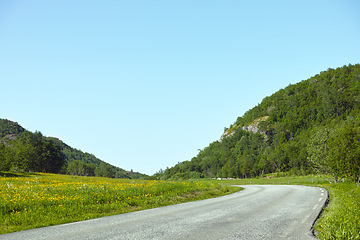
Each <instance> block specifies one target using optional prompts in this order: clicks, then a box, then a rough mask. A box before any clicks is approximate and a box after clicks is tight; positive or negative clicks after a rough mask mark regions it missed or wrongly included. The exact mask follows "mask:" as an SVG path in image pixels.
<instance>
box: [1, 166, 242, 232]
mask: <svg viewBox="0 0 360 240" xmlns="http://www.w3.org/2000/svg"><path fill="white" fill-rule="evenodd" d="M4 175H5V176H2V177H0V219H1V222H0V234H4V233H9V232H15V231H21V230H26V229H32V228H38V227H45V226H51V225H57V224H62V223H69V222H74V221H81V220H86V219H91V218H97V217H102V216H109V215H114V214H121V213H126V212H132V211H137V210H143V209H147V208H154V207H160V206H165V205H170V204H176V203H181V202H187V201H193V200H199V199H205V198H211V197H215V196H221V195H224V194H228V193H231V192H235V191H239V188H236V187H230V186H225V185H220V184H218V183H217V182H215V181H200V180H199V181H195V180H194V181H177V182H170V181H146V180H127V179H110V178H100V177H98V178H97V177H79V176H68V175H56V174H44V173H33V174H21V173H18V174H13V173H11V174H10V173H7V174H4ZM0 176H1V174H0Z"/></svg>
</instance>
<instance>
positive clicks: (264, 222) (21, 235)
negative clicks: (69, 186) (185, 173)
mask: <svg viewBox="0 0 360 240" xmlns="http://www.w3.org/2000/svg"><path fill="white" fill-rule="evenodd" d="M243 187H244V188H245V189H244V190H243V191H240V192H237V193H234V194H230V195H227V196H223V197H218V198H213V199H208V200H202V201H195V202H189V203H183V204H177V205H173V206H167V207H161V208H155V209H150V210H145V211H139V212H134V213H127V214H121V215H116V216H111V217H103V218H98V219H93V220H87V221H82V222H75V223H70V224H63V225H58V226H52V227H46V228H40V229H34V230H28V231H22V232H16V233H10V234H4V235H0V239H16V240H20V239H24V240H31V239H36V240H38V239H63V240H70V239H74V240H75V239H76V240H81V239H101V240H107V239H131V240H134V239H141V240H143V239H172V240H173V239H186V240H189V239H196V240H201V239H207V240H208V239H216V240H219V239H227V240H228V239H246V240H249V239H271V240H274V239H314V236H313V235H312V233H311V228H312V225H313V223H314V221H315V220H316V218H317V216H318V215H319V213H320V211H321V209H322V208H323V206H324V204H325V201H326V198H327V192H326V191H325V190H323V189H320V188H313V187H304V186H278V185H249V186H243Z"/></svg>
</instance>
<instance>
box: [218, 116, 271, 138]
mask: <svg viewBox="0 0 360 240" xmlns="http://www.w3.org/2000/svg"><path fill="white" fill-rule="evenodd" d="M268 118H269V116H264V117H261V118H258V119H255V120H254V121H253V122H252V123H250V124H249V125H247V126H246V125H245V126H242V127H241V128H242V130H244V131H248V132H251V133H254V134H255V133H258V132H259V123H260V122H262V121H266V120H267V119H268ZM238 128H239V126H237V125H233V126H231V127H230V128H229V129H226V130H225V132H224V133H223V135H221V137H220V140H219V142H221V141H222V140H223V139H224V138H226V137H230V136H231V135H233V134H234V133H235V131H236V129H238ZM260 134H262V135H264V136H265V137H266V133H265V132H260Z"/></svg>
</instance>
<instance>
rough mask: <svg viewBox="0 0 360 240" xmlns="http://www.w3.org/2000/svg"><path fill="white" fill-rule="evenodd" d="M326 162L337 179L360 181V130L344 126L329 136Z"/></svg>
mask: <svg viewBox="0 0 360 240" xmlns="http://www.w3.org/2000/svg"><path fill="white" fill-rule="evenodd" d="M328 146H329V152H328V154H329V155H328V159H327V162H328V164H329V167H330V168H331V169H332V170H333V171H334V172H335V173H336V174H337V175H338V176H339V177H349V178H351V179H352V180H354V181H356V182H358V183H359V181H360V129H359V128H358V127H354V126H353V125H351V124H344V125H343V126H341V127H339V128H338V129H337V130H335V131H334V133H333V134H331V136H330V138H329V141H328Z"/></svg>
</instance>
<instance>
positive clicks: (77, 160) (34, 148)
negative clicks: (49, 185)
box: [0, 119, 148, 179]
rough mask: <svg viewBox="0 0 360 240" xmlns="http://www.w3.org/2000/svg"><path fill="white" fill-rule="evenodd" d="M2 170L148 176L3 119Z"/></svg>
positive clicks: (0, 129)
mask: <svg viewBox="0 0 360 240" xmlns="http://www.w3.org/2000/svg"><path fill="white" fill-rule="evenodd" d="M0 171H15V172H19V171H26V172H46V173H62V174H70V175H79V176H99V177H110V178H132V179H145V178H147V177H148V176H146V175H145V174H140V173H136V172H132V171H131V172H127V171H125V170H124V169H121V168H119V167H115V166H112V165H110V164H108V163H106V162H104V161H102V160H100V159H98V158H96V157H95V156H94V155H92V154H90V153H84V152H82V151H80V150H77V149H74V148H72V147H70V146H68V145H66V144H65V143H64V142H62V141H60V140H59V139H57V138H52V137H45V136H43V135H42V134H41V132H35V133H32V132H30V131H27V130H25V129H24V128H23V127H21V126H20V125H19V124H18V123H16V122H12V121H9V120H6V119H0Z"/></svg>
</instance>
